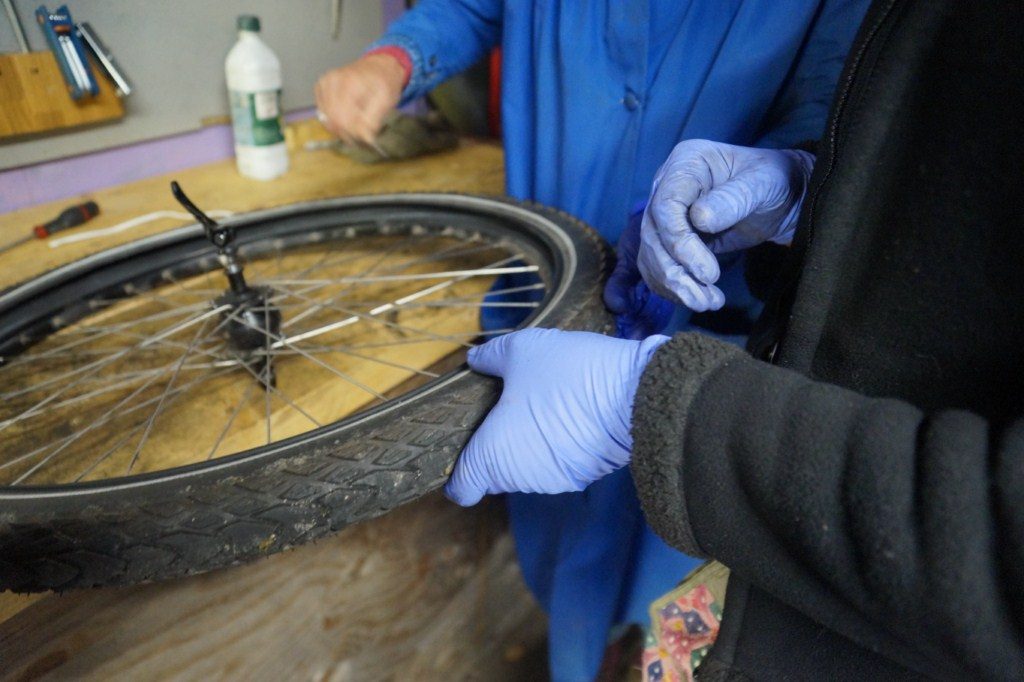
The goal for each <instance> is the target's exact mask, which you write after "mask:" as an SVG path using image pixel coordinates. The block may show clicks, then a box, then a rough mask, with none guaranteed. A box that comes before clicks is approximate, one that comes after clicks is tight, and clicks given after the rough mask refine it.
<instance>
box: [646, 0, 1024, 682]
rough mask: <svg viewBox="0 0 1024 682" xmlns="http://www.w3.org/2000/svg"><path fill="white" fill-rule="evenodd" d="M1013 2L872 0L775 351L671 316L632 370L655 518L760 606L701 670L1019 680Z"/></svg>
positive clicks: (1017, 149)
mask: <svg viewBox="0 0 1024 682" xmlns="http://www.w3.org/2000/svg"><path fill="white" fill-rule="evenodd" d="M1022 8H1024V5H1022V4H1021V3H1019V2H991V3H974V2H954V1H952V0H941V1H939V0H927V1H925V0H921V1H920V2H913V1H909V0H906V1H901V0H886V1H884V2H876V3H875V5H874V6H873V7H872V10H871V11H870V12H869V13H868V16H867V18H866V19H865V24H864V26H863V27H862V29H861V34H860V37H859V39H858V41H857V43H855V45H854V48H853V52H851V57H850V60H849V61H848V64H847V69H846V73H845V74H844V78H843V80H842V84H841V86H840V91H839V93H838V95H837V101H836V103H835V104H834V106H833V115H832V120H831V122H830V126H829V129H828V134H827V136H826V138H825V139H824V140H823V144H822V153H821V155H820V156H819V158H818V163H817V168H816V169H815V176H814V178H812V181H811V189H810V191H809V195H808V197H807V200H806V202H805V206H804V213H803V215H802V217H801V224H800V227H799V228H798V232H797V237H796V240H795V242H794V245H793V249H792V250H793V259H794V264H795V265H794V269H793V277H791V278H788V279H787V278H783V283H784V286H783V287H782V288H781V290H780V292H779V294H778V297H777V299H776V301H775V304H774V305H770V306H769V310H770V311H772V313H773V314H774V315H775V316H776V320H775V321H776V322H777V323H779V324H776V325H774V327H775V328H778V329H782V330H784V331H783V332H782V335H781V337H780V338H779V345H778V349H777V352H776V353H775V354H774V355H773V357H774V360H775V362H776V364H769V363H768V362H765V361H762V360H759V359H755V358H754V357H752V356H751V355H748V354H746V353H744V352H742V351H740V350H739V349H736V348H733V347H730V346H728V345H725V344H722V343H719V342H717V341H715V340H713V339H710V338H708V337H704V336H698V335H696V334H683V335H679V336H677V337H676V338H674V339H673V340H672V341H671V342H669V343H668V344H666V345H664V346H663V347H662V348H661V349H659V351H658V352H657V353H656V354H655V356H654V357H653V359H652V361H651V363H650V365H649V366H648V368H647V370H646V372H645V374H644V376H643V378H642V380H641V383H640V388H639V390H638V393H637V397H636V402H635V406H634V440H635V444H634V455H633V464H632V468H633V474H634V478H635V481H636V485H637V489H638V492H639V494H640V497H641V500H642V502H643V506H644V509H645V512H646V514H647V516H648V520H649V521H650V522H651V524H652V526H653V527H654V528H655V530H656V531H657V532H658V533H659V534H660V535H662V536H663V537H664V538H665V539H666V540H668V541H669V542H670V543H671V544H673V545H674V546H676V547H678V548H680V549H682V550H683V551H686V552H689V553H692V554H696V555H699V556H706V557H714V558H716V559H719V560H720V561H722V562H723V563H725V564H726V565H728V566H729V567H730V568H731V569H732V571H733V575H734V576H735V577H736V580H735V582H737V584H738V585H739V586H740V587H742V588H743V590H744V591H745V590H747V588H748V587H749V590H750V593H751V594H752V595H754V597H750V598H747V599H746V602H747V604H748V607H749V608H747V611H748V612H750V613H755V612H756V613H760V614H761V616H760V618H761V622H760V625H757V626H756V627H747V628H746V629H745V630H744V631H743V633H742V634H741V636H738V637H732V639H730V641H729V644H728V646H726V645H723V646H722V647H716V652H715V653H714V654H713V655H712V661H714V659H715V658H716V656H717V657H718V664H717V665H718V668H716V667H715V665H714V664H713V665H712V666H711V667H710V668H711V669H722V668H724V669H729V670H731V671H733V672H734V673H737V672H738V673H742V674H743V675H745V676H747V677H751V678H775V677H783V676H784V677H787V678H791V679H799V678H808V679H822V678H829V679H839V678H850V679H877V678H881V677H893V678H902V677H904V675H906V676H910V675H912V674H922V675H926V676H929V677H941V678H953V679H964V678H969V679H977V678H979V676H980V677H982V678H985V679H1024V349H1022V348H1021V344H1022V342H1024V337H1022V332H1024V224H1022V216H1024V206H1022V201H1021V197H1022V195H1024V172H1022V171H1024V163H1022V160H1024V144H1022V138H1024V132H1022V130H1021V126H1022V119H1021V118H1020V112H1021V111H1024V97H1022V94H1024V83H1022V77H1024V35H1022V30H1024V9H1022ZM732 582H733V581H731V583H730V597H731V596H732V594H731V593H732V589H733V588H732ZM737 589H738V590H739V588H737ZM737 593H739V592H737ZM755 597H756V598H755ZM733 610H734V611H741V610H743V609H742V607H741V606H736V607H735V608H734V609H733ZM748 616H749V614H748ZM730 617H731V614H730V602H729V601H728V600H727V603H726V609H725V621H724V623H723V632H724V631H725V630H726V629H728V628H727V627H726V626H727V625H729V621H730ZM736 618H739V616H736ZM730 627H733V629H736V626H730ZM787 633H791V636H789V635H787ZM758 641H760V644H758ZM766 642H767V643H768V644H766ZM758 647H760V651H755V650H757V649H758ZM773 647H774V648H773ZM720 648H721V649H723V651H718V649H720ZM745 648H746V649H750V650H751V651H753V652H754V653H752V654H751V655H749V656H745V654H744V649H745ZM725 649H729V651H725ZM823 651H824V653H822V652H823ZM776 658H777V659H779V660H775V659H776ZM851 668H852V669H851Z"/></svg>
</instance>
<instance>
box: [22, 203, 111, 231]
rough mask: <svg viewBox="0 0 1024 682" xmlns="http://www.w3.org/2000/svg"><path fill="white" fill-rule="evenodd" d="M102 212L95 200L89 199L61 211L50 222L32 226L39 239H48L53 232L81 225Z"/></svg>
mask: <svg viewBox="0 0 1024 682" xmlns="http://www.w3.org/2000/svg"><path fill="white" fill-rule="evenodd" d="M99 212H100V207H99V206H97V205H96V202H95V201H87V202H85V203H84V204H76V205H75V206H71V207H69V208H66V209H64V210H63V211H61V213H60V215H59V216H57V217H56V218H54V219H53V220H51V221H50V222H48V223H43V224H42V225H36V226H35V227H33V228H32V233H33V234H35V236H36V237H37V238H38V239H46V238H47V237H49V236H50V235H51V234H57V233H58V232H63V231H64V230H66V229H68V228H70V227H74V226H76V225H81V224H82V223H84V222H88V221H89V220H92V219H93V218H95V217H96V216H97V215H98V214H99Z"/></svg>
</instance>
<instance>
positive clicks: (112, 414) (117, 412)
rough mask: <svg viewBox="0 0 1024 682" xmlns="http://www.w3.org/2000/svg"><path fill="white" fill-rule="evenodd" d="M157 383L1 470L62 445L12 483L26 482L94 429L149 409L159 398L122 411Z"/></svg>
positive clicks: (181, 389)
mask: <svg viewBox="0 0 1024 682" xmlns="http://www.w3.org/2000/svg"><path fill="white" fill-rule="evenodd" d="M233 369H234V368H232V369H225V370H221V371H220V372H213V373H211V374H208V375H207V376H205V377H200V378H198V379H195V380H193V381H192V382H190V383H188V384H185V385H184V386H181V387H179V388H177V389H175V394H178V393H181V392H183V391H187V390H189V389H190V388H192V387H193V386H195V385H196V384H200V383H202V382H203V381H208V380H210V379H214V378H216V377H218V376H221V375H222V374H227V373H228V372H231V371H233ZM155 381H156V377H154V378H153V379H152V380H151V381H149V382H148V383H147V384H145V385H143V386H140V387H139V388H137V389H136V390H135V391H133V392H132V393H131V395H129V396H127V397H126V398H124V399H123V400H122V401H121V402H119V403H118V404H117V405H115V406H114V407H113V408H112V409H110V410H109V411H107V413H106V414H105V415H104V416H103V417H101V418H100V419H98V420H96V421H94V422H93V423H92V424H90V425H89V426H87V427H85V428H84V429H82V430H81V431H77V432H75V433H73V434H71V435H69V436H64V437H63V438H59V439H57V440H56V441H52V442H50V443H47V444H46V445H43V446H41V447H38V448H36V449H35V450H33V451H31V452H29V453H26V454H24V455H20V456H18V457H16V458H14V459H12V460H9V461H7V462H4V463H3V464H0V469H6V468H7V467H10V466H13V465H15V464H17V463H18V462H22V461H24V460H26V459H30V458H32V457H34V456H36V455H38V454H40V453H41V452H44V451H46V449H47V448H49V447H51V446H53V445H57V444H60V446H59V447H58V448H57V449H56V450H54V451H53V452H51V453H49V454H48V455H46V457H44V458H43V460H41V461H40V462H38V463H37V464H36V465H35V466H33V467H32V468H31V469H30V470H29V471H27V472H25V473H24V474H22V475H21V476H19V477H18V478H17V479H15V481H14V482H13V483H12V485H17V484H18V483H20V482H22V481H24V480H26V479H27V478H29V477H30V476H32V474H34V473H35V472H36V471H38V470H39V469H40V468H41V467H43V466H45V465H46V464H47V463H48V462H49V461H50V460H52V459H53V458H54V457H56V456H57V455H58V454H59V453H60V452H62V451H63V450H64V449H65V448H66V447H67V446H68V445H70V444H71V443H73V442H75V441H76V440H78V439H79V438H81V437H83V436H85V435H86V434H87V433H89V432H91V431H92V430H94V429H96V428H98V427H100V426H103V425H105V424H107V423H109V422H111V421H113V420H114V419H117V418H118V417H124V416H127V415H129V414H131V413H133V412H136V411H138V410H141V409H142V408H144V407H147V406H148V405H150V404H152V403H154V402H156V401H157V398H155V397H154V398H149V399H147V400H144V401H143V402H141V403H138V404H137V405H133V406H132V407H129V408H128V409H126V410H123V411H122V410H121V409H120V408H121V407H123V406H125V405H127V404H128V403H129V402H130V401H131V400H132V398H134V397H135V396H137V395H139V394H140V393H142V391H144V390H145V389H146V388H148V387H149V386H150V385H151V384H152V383H153V382H155Z"/></svg>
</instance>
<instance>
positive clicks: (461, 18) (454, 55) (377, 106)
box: [315, 0, 504, 143]
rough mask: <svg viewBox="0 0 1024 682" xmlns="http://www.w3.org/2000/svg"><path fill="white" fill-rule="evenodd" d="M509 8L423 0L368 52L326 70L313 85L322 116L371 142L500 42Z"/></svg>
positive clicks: (487, 1) (348, 135) (489, 0)
mask: <svg viewBox="0 0 1024 682" xmlns="http://www.w3.org/2000/svg"><path fill="white" fill-rule="evenodd" d="M503 8H504V3H503V2H501V0H422V1H421V2H419V3H418V4H417V5H416V7H414V8H413V9H411V10H409V11H408V12H406V13H405V14H403V15H402V16H401V17H400V18H398V19H397V20H396V21H394V22H393V23H392V24H391V26H389V27H388V30H387V32H385V33H384V35H383V36H381V37H380V38H379V39H378V40H377V41H375V42H374V43H373V44H371V45H370V47H369V48H368V49H367V51H366V53H365V54H364V55H363V56H362V57H360V58H359V59H357V60H356V61H354V62H352V63H350V64H346V65H345V66H342V67H339V68H337V69H332V70H331V71H328V72H327V73H325V74H324V75H323V76H321V77H320V79H319V80H318V81H317V84H316V88H315V92H316V101H317V108H318V109H319V110H320V112H321V113H322V114H323V116H324V119H325V120H324V124H325V125H326V126H327V127H328V129H329V130H331V132H333V133H335V134H336V135H338V136H339V137H341V138H342V139H344V140H346V141H349V142H367V143H368V142H372V141H373V140H374V138H375V137H376V135H377V133H378V132H379V131H380V129H381V127H382V126H383V123H384V119H385V117H386V116H387V114H388V113H389V112H390V111H392V110H393V109H394V108H395V107H396V106H399V105H400V104H402V103H404V102H407V101H409V100H411V99H414V98H416V97H419V96H421V95H424V94H426V93H427V92H429V91H430V90H431V89H433V88H434V87H435V86H437V85H438V84H440V83H441V82H443V81H444V80H446V79H447V78H449V77H451V76H453V75H455V74H457V73H459V72H461V71H463V70H464V69H466V68H468V67H469V66H471V65H473V64H474V63H475V62H476V61H477V60H478V59H480V58H481V57H482V56H484V54H486V52H487V50H488V49H490V48H491V47H493V46H494V45H495V44H497V42H498V40H499V39H500V37H501V18H502V11H503ZM396 50H398V51H400V52H397V53H396ZM402 55H404V56H405V57H406V59H407V61H406V59H402Z"/></svg>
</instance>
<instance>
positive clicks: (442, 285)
mask: <svg viewBox="0 0 1024 682" xmlns="http://www.w3.org/2000/svg"><path fill="white" fill-rule="evenodd" d="M519 258H521V255H520V254H517V255H515V256H510V257H508V258H503V259H501V260H499V261H495V262H494V263H492V264H491V266H488V267H492V266H500V265H504V264H505V263H508V262H510V261H513V260H518V259H519ZM534 267H535V266H534ZM494 269H501V268H500V267H497V268H494ZM471 276H472V275H464V276H462V277H456V278H453V279H449V280H446V281H444V282H438V283H437V284H434V285H432V286H429V287H427V288H425V289H420V290H419V291H416V292H413V293H411V294H408V295H407V296H403V297H401V298H398V299H395V300H394V301H392V302H390V303H384V304H382V305H379V306H377V307H376V308H373V309H372V310H370V311H369V312H367V313H361V312H358V311H353V310H349V309H346V308H342V307H340V306H338V305H336V304H328V303H327V302H323V301H316V300H314V299H311V298H309V297H307V296H304V295H302V294H299V293H298V292H295V291H291V292H288V294H289V295H291V296H293V297H296V298H302V299H305V300H307V301H309V302H310V303H312V304H314V305H315V306H318V307H320V308H321V309H322V308H329V309H331V310H335V311H337V312H340V313H342V314H344V315H349V316H350V317H348V318H347V319H343V320H338V321H337V322H332V323H331V324H328V325H324V326H322V327H318V328H316V329H311V330H308V331H305V332H302V333H299V334H296V335H294V336H291V337H289V338H288V340H289V341H292V342H294V341H303V340H305V339H310V338H313V337H315V336H320V335H321V334H326V333H327V332H330V331H334V330H336V329H341V328H342V327H347V326H349V325H351V324H355V323H356V322H358V321H359V320H360V319H373V320H375V321H377V322H380V323H381V324H385V325H387V326H394V327H400V328H402V329H403V331H414V332H416V333H419V334H426V335H431V336H438V335H436V334H432V333H431V332H427V331H425V330H420V329H415V328H413V327H406V325H400V324H398V323H397V322H390V321H385V320H380V319H378V318H377V317H376V316H377V315H380V314H381V313H384V312H387V311H389V310H393V309H394V308H395V307H396V306H402V305H405V304H407V303H411V302H412V301H416V300H419V299H421V298H424V297H426V296H430V295H431V294H434V293H437V292H438V291H441V290H443V289H447V288H448V287H450V286H452V285H454V284H457V283H458V282H462V281H464V280H465V279H468V278H469V277H471Z"/></svg>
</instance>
